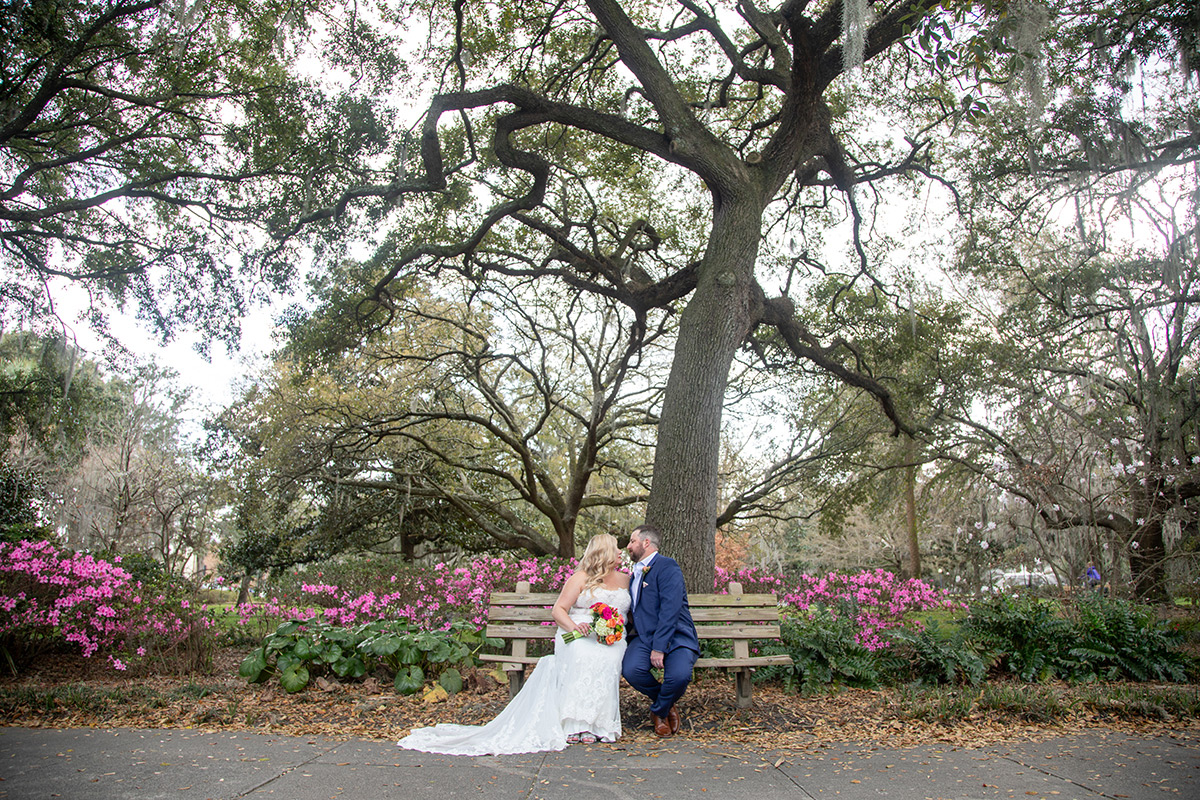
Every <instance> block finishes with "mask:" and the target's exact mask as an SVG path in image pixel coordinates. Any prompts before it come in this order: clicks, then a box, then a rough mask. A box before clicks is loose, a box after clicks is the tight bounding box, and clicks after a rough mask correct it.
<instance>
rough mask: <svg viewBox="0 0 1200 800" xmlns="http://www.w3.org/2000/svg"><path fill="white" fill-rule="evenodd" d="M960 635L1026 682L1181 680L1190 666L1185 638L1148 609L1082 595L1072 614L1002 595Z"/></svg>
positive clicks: (975, 610) (977, 610)
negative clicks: (1067, 614) (989, 653)
mask: <svg viewBox="0 0 1200 800" xmlns="http://www.w3.org/2000/svg"><path fill="white" fill-rule="evenodd" d="M963 630H964V633H965V634H966V635H967V636H968V637H969V638H971V639H973V640H975V641H976V642H977V644H978V645H979V646H981V647H985V648H988V649H989V650H990V651H991V654H992V656H993V658H994V665H995V666H996V667H997V668H999V669H1000V670H1001V671H1002V672H1008V673H1011V674H1013V675H1016V676H1018V677H1019V678H1021V679H1022V680H1024V681H1034V680H1038V681H1047V680H1050V679H1052V678H1066V679H1069V680H1097V679H1099V680H1124V679H1127V680H1135V681H1185V680H1187V679H1188V672H1189V669H1191V670H1194V669H1195V664H1194V662H1193V661H1191V660H1189V658H1188V657H1187V655H1186V654H1185V653H1184V651H1183V650H1182V649H1181V647H1180V645H1181V644H1182V642H1183V638H1184V637H1183V634H1182V632H1181V631H1179V630H1177V629H1176V628H1174V627H1172V625H1171V624H1170V623H1168V622H1166V621H1163V620H1160V619H1158V617H1157V614H1156V612H1155V610H1154V609H1153V608H1152V607H1150V606H1146V605H1142V604H1139V603H1134V602H1129V601H1126V600H1118V599H1109V598H1105V597H1101V596H1099V595H1096V596H1088V597H1084V598H1083V599H1081V600H1080V601H1079V603H1078V604H1077V605H1076V606H1074V609H1073V616H1072V618H1070V619H1068V618H1067V617H1065V616H1064V615H1063V610H1062V606H1061V605H1060V604H1059V603H1056V602H1050V601H1046V600H1039V599H1035V598H1009V597H999V598H996V599H993V600H989V601H986V602H983V603H978V604H976V605H974V606H972V608H971V616H970V617H969V618H968V619H967V620H966V622H965V623H964V626H963Z"/></svg>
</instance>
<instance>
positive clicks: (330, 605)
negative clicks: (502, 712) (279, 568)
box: [238, 558, 575, 630]
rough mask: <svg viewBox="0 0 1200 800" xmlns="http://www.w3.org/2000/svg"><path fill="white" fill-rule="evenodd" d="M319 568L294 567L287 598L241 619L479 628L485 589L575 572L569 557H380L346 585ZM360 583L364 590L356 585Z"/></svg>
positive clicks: (555, 580) (245, 608)
mask: <svg viewBox="0 0 1200 800" xmlns="http://www.w3.org/2000/svg"><path fill="white" fill-rule="evenodd" d="M324 566H325V565H321V568H315V567H310V568H309V569H307V570H304V571H300V570H296V571H294V572H293V574H292V575H291V577H289V578H288V579H287V582H285V583H286V585H291V586H294V587H295V591H296V594H295V595H294V596H290V595H289V596H284V597H276V598H273V599H271V600H269V601H267V602H265V603H246V604H244V605H242V606H241V607H239V609H238V613H239V615H240V616H241V619H242V621H243V622H244V623H247V624H249V623H251V622H253V621H255V620H256V619H263V618H266V619H277V620H279V619H282V620H287V619H297V620H301V621H306V620H310V619H314V618H317V617H320V619H322V620H323V621H325V622H328V623H330V624H332V625H337V626H342V627H350V626H354V625H358V624H362V623H365V622H372V621H375V620H407V621H409V622H411V623H412V624H413V625H415V626H417V627H419V628H422V629H425V630H449V629H450V628H451V626H452V625H453V624H454V623H455V622H456V621H465V622H468V623H470V624H471V625H473V626H474V627H476V628H480V627H482V626H483V625H484V624H485V622H486V616H487V606H488V599H489V597H490V596H491V593H492V592H495V591H513V590H514V589H515V588H516V585H517V582H518V581H529V583H530V585H531V587H532V588H533V590H534V591H543V592H551V591H557V590H558V589H559V588H561V587H562V585H563V584H564V583H565V582H566V580H567V578H568V577H570V575H571V573H572V572H573V571H574V569H575V562H574V561H573V560H569V559H562V558H543V559H533V558H527V559H524V560H520V561H518V560H514V559H512V558H477V559H475V560H474V561H472V562H471V563H470V564H468V565H466V566H460V567H450V566H447V565H445V564H438V565H436V566H434V567H432V568H419V567H405V568H403V569H401V570H395V569H392V567H395V566H396V565H395V564H393V563H391V562H387V561H385V562H383V565H382V567H381V568H380V571H379V572H377V573H375V574H374V577H373V578H372V579H370V580H368V579H367V578H365V577H364V575H363V574H362V571H361V570H358V571H357V573H356V574H357V577H356V578H355V582H354V584H353V585H354V587H356V588H353V589H347V588H346V587H343V586H339V585H336V584H333V583H328V582H326V576H325V569H324ZM389 570H390V571H391V574H388V573H389ZM363 587H371V588H366V590H365V591H361V589H362V588H363Z"/></svg>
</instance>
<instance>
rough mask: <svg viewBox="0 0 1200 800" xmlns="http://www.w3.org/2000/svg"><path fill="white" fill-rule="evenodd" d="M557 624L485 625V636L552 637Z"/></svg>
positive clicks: (503, 637)
mask: <svg viewBox="0 0 1200 800" xmlns="http://www.w3.org/2000/svg"><path fill="white" fill-rule="evenodd" d="M557 632H558V626H557V625H492V624H491V623H489V624H488V626H487V631H486V634H485V635H487V636H495V637H499V638H501V639H553V638H554V634H555V633H557Z"/></svg>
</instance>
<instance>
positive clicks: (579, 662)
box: [399, 588, 629, 756]
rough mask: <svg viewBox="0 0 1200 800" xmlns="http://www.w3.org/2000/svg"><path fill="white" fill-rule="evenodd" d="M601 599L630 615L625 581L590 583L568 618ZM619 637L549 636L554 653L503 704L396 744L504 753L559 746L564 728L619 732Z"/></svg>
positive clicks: (601, 734) (582, 615) (614, 735)
mask: <svg viewBox="0 0 1200 800" xmlns="http://www.w3.org/2000/svg"><path fill="white" fill-rule="evenodd" d="M596 602H601V603H607V604H608V605H610V606H612V607H613V608H616V609H617V610H618V611H620V612H621V615H622V616H623V617H625V618H626V619H628V617H629V592H628V590H626V589H605V588H600V589H589V590H587V591H585V592H582V593H581V594H580V595H579V599H577V600H576V601H575V604H574V605H573V606H572V607H571V619H573V620H576V621H579V622H589V621H591V618H592V616H591V614H592V612H591V610H590V609H591V606H592V604H593V603H596ZM624 655H625V640H624V639H622V640H621V641H619V642H617V643H616V644H611V645H608V644H600V643H599V642H597V641H596V637H595V636H588V637H587V638H584V639H576V640H575V641H573V642H564V641H563V640H562V631H561V630H559V632H558V634H557V635H556V636H555V637H554V654H553V655H548V656H545V657H543V658H542V659H541V660H540V661H538V664H537V666H536V667H534V669H533V672H532V673H531V674H530V676H529V680H527V681H526V682H525V685H524V686H523V687H521V691H520V692H518V693H517V696H516V697H514V698H513V699H512V700H511V701H510V702H509V704H508V705H507V706H505V708H504V710H503V711H501V712H500V713H499V714H498V715H497V716H496V718H495V719H493V720H492V721H491V722H489V723H488V724H486V725H454V724H450V723H444V724H441V725H435V726H433V727H431V728H417V729H415V730H414V731H413V732H412V733H410V734H409V735H408V736H405V737H404V738H403V739H401V740H400V742H399V744H400V746H401V747H404V748H407V749H409V750H421V751H423V752H426V753H445V754H448V755H459V756H482V755H504V754H508V753H536V752H541V751H545V750H562V749H564V748H565V747H566V746H567V735H568V734H572V733H581V732H587V733H592V734H595V735H596V736H597V737H598V738H600V739H601V740H602V741H610V742H615V741H616V740H617V739H618V738H619V737H620V735H621V708H620V695H619V688H620V681H621V659H622V658H623V657H624Z"/></svg>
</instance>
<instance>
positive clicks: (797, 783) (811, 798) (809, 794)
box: [772, 760, 817, 800]
mask: <svg viewBox="0 0 1200 800" xmlns="http://www.w3.org/2000/svg"><path fill="white" fill-rule="evenodd" d="M781 763H783V762H782V760H781V761H779V762H776V765H775V766H774V767H772V769H774V770H775V771H776V772H777V773H779V774H780V775H782V776H783V777H784V780H786V781H787V782H788V783H790V784H791V785H792V786H795V787H796V788H797V789H799V790H800V791H802V792H804V796H805V797H807V798H808V799H809V800H817V798H816V796H815V795H813V793H812V792H810V791H809V790H808V789H805V788H804V784H802V783H800V781H798V780H796V779H795V778H793V777H792V776H791V775H789V774H787V773H786V772H784V771H783V770H781V769H780V768H779V764H781Z"/></svg>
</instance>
